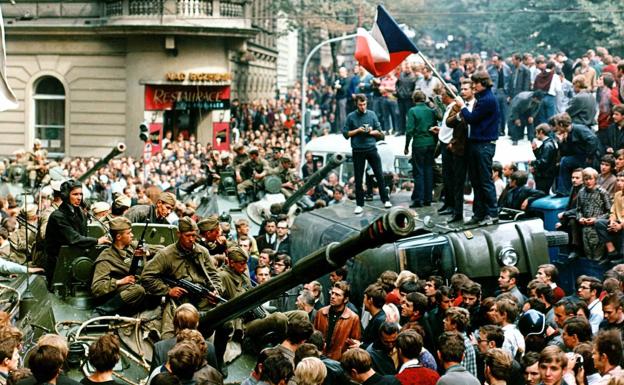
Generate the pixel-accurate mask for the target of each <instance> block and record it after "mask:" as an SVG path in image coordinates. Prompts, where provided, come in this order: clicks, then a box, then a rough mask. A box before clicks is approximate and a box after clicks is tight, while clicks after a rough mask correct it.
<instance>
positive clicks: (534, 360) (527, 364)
mask: <svg viewBox="0 0 624 385" xmlns="http://www.w3.org/2000/svg"><path fill="white" fill-rule="evenodd" d="M539 357H540V355H539V353H537V352H527V354H525V355H524V356H523V357H522V370H523V372H524V383H525V384H526V385H537V384H539V383H540V381H541V379H542V377H541V376H540V371H539Z"/></svg>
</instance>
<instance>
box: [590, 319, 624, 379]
mask: <svg viewBox="0 0 624 385" xmlns="http://www.w3.org/2000/svg"><path fill="white" fill-rule="evenodd" d="M623 354H624V353H623V347H622V335H621V334H620V333H619V332H618V331H617V330H609V331H602V332H600V333H598V335H597V336H596V338H594V346H593V358H594V366H595V367H596V369H597V370H598V372H599V373H600V375H601V376H602V378H601V380H600V385H603V384H604V385H607V384H609V381H610V380H611V379H612V378H619V377H622V376H624V371H623V370H622V368H621V367H620V363H621V362H622V358H623Z"/></svg>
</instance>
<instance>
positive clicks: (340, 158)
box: [271, 154, 345, 214]
mask: <svg viewBox="0 0 624 385" xmlns="http://www.w3.org/2000/svg"><path fill="white" fill-rule="evenodd" d="M344 160H345V156H344V155H342V154H334V155H332V157H331V158H329V160H328V161H327V164H325V166H323V167H322V168H321V169H320V170H318V171H316V172H315V173H314V174H312V175H310V177H309V178H308V180H307V181H306V182H305V183H304V184H303V185H302V186H301V187H299V189H298V190H297V191H295V192H294V193H293V194H292V195H291V196H290V197H288V199H286V202H284V203H283V204H282V205H281V206H277V208H278V209H279V210H275V208H273V207H272V208H271V211H272V212H273V214H286V213H288V209H290V207H291V206H292V205H294V204H295V203H297V201H298V200H299V199H301V197H302V196H303V195H305V193H306V192H308V190H310V189H311V188H312V187H314V186H316V185H317V184H319V182H320V181H321V180H322V179H323V178H325V177H326V176H327V175H328V174H329V173H330V172H331V171H332V170H333V169H335V168H336V167H338V166H340V165H341V164H342V162H344ZM274 210H275V211H277V212H275V211H274Z"/></svg>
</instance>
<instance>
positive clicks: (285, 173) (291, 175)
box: [273, 163, 301, 188]
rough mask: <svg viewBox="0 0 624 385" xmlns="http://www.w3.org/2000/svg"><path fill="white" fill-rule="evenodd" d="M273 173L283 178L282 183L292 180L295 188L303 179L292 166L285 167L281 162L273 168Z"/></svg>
mask: <svg viewBox="0 0 624 385" xmlns="http://www.w3.org/2000/svg"><path fill="white" fill-rule="evenodd" d="M273 174H274V175H277V176H279V177H280V179H281V180H282V183H287V182H290V183H292V184H293V185H294V186H295V188H296V186H297V184H299V182H300V181H301V180H300V179H299V177H298V176H297V174H296V173H295V170H294V169H292V168H290V167H289V168H285V167H284V166H282V164H281V163H280V164H279V165H278V166H277V167H275V168H274V169H273Z"/></svg>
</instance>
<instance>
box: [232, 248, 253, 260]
mask: <svg viewBox="0 0 624 385" xmlns="http://www.w3.org/2000/svg"><path fill="white" fill-rule="evenodd" d="M227 257H228V259H229V260H230V261H232V262H247V259H248V258H249V257H248V256H247V254H246V253H245V251H243V249H241V248H240V247H238V246H232V247H228V250H227Z"/></svg>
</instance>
